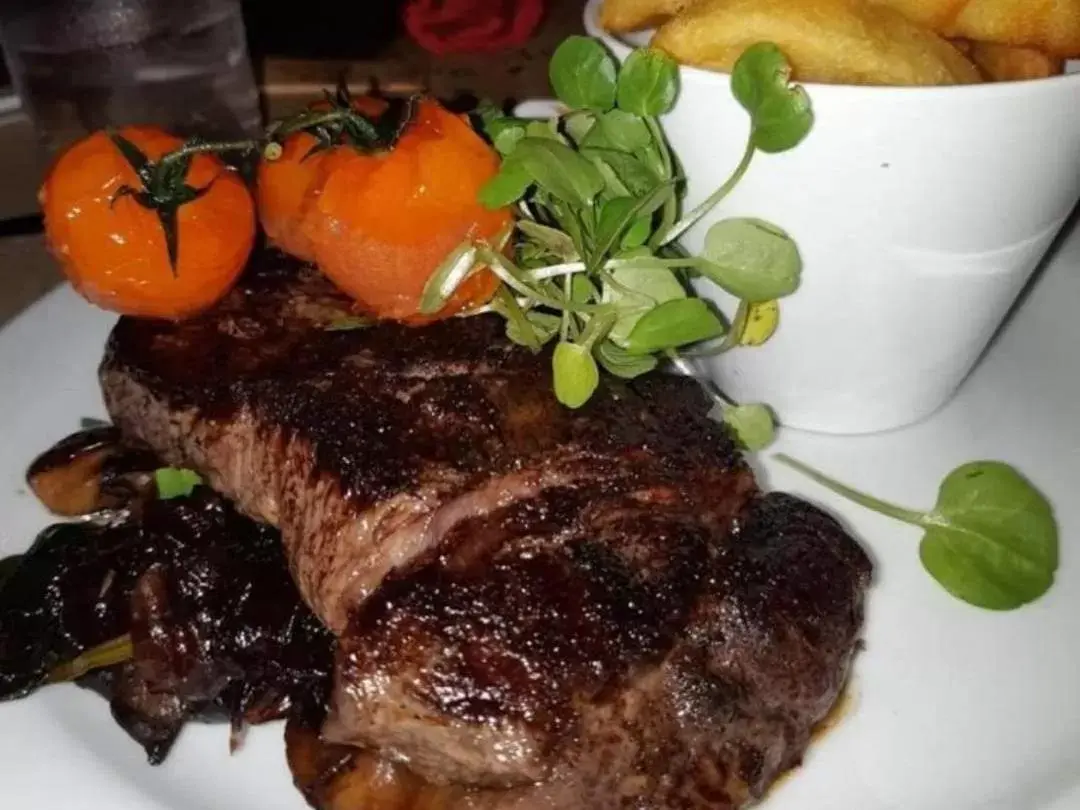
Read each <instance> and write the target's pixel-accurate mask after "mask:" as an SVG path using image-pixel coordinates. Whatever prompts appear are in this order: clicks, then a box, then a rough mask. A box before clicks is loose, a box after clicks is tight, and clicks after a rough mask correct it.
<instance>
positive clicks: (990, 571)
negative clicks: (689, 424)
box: [776, 454, 1058, 610]
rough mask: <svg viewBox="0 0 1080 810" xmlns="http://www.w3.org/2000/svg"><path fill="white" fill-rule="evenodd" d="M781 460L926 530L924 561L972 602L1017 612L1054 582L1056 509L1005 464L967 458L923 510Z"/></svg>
mask: <svg viewBox="0 0 1080 810" xmlns="http://www.w3.org/2000/svg"><path fill="white" fill-rule="evenodd" d="M776 458H777V460H778V461H781V462H782V463H784V464H787V465H788V466H789V467H792V468H794V469H796V470H798V471H799V472H801V473H803V474H804V475H807V476H809V477H810V478H812V479H813V480H814V481H817V482H818V483H819V484H821V485H822V486H825V487H828V488H829V489H830V490H832V491H833V492H835V493H837V494H838V495H841V496H842V497H844V498H847V499H848V500H850V501H854V502H855V503H857V504H859V505H860V506H864V507H866V508H867V509H872V510H873V511H875V512H879V513H881V514H883V515H886V516H888V517H891V518H895V519H896V520H900V521H903V522H904V523H910V524H911V525H913V526H918V527H919V528H921V529H923V538H922V542H921V543H920V545H919V558H920V559H921V560H922V564H923V567H924V568H925V569H926V570H927V572H928V573H929V574H930V576H932V577H933V578H934V579H935V580H937V581H938V583H939V584H941V586H942V587H943V588H945V590H947V591H948V592H949V593H951V594H952V595H953V596H955V597H956V598H958V599H961V600H963V601H964V602H967V603H968V604H971V605H975V606H976V607H981V608H987V609H989V610H1013V609H1015V608H1018V607H1021V606H1023V605H1026V604H1028V603H1029V602H1033V601H1035V600H1036V599H1038V598H1039V597H1040V596H1042V595H1043V594H1044V593H1046V592H1047V591H1048V590H1049V589H1050V587H1051V586H1052V585H1053V584H1054V574H1055V572H1056V571H1057V567H1058V527H1057V522H1056V521H1055V520H1054V512H1053V508H1052V507H1051V505H1050V502H1049V501H1048V500H1047V499H1046V497H1045V496H1043V494H1042V493H1040V492H1039V490H1037V489H1036V488H1035V487H1034V486H1033V485H1032V484H1031V483H1030V482H1029V481H1028V480H1027V479H1026V478H1024V477H1023V476H1022V475H1021V474H1020V473H1019V472H1017V471H1016V470H1015V469H1013V468H1012V467H1010V466H1009V465H1008V464H1004V463H1002V462H1000V461H972V462H969V463H967V464H962V465H961V466H959V467H957V468H956V469H955V470H953V471H952V472H951V473H949V474H948V475H947V476H945V479H944V480H943V481H942V482H941V486H940V488H939V489H938V497H937V503H936V504H935V505H934V508H933V509H931V510H930V511H928V512H919V511H915V510H911V509H906V508H904V507H901V506H896V505H895V504H891V503H888V502H886V501H883V500H880V499H878V498H875V497H872V496H870V495H866V494H864V493H862V492H859V491H857V490H855V489H852V488H851V487H849V486H847V485H846V484H842V483H840V482H838V481H836V480H835V479H832V478H830V477H828V476H826V475H825V474H823V473H821V472H819V471H818V470H815V469H814V468H812V467H810V466H808V465H806V464H804V463H802V462H801V461H797V460H795V459H793V458H791V457H790V456H787V455H783V454H780V455H777V456H776Z"/></svg>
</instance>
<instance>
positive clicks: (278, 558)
mask: <svg viewBox="0 0 1080 810" xmlns="http://www.w3.org/2000/svg"><path fill="white" fill-rule="evenodd" d="M108 439H109V437H108V436H104V435H103V434H102V433H101V430H100V429H98V431H97V432H93V433H90V434H84V435H81V436H80V435H79V434H76V435H75V436H72V437H68V438H67V439H65V440H63V441H62V442H60V443H59V445H58V446H57V447H56V448H53V450H52V451H49V452H48V453H46V454H44V456H43V458H45V462H42V461H41V460H40V459H39V460H38V461H36V462H35V471H36V472H37V473H38V474H42V472H43V471H46V470H52V469H62V468H64V466H65V464H67V463H68V462H69V461H70V460H71V459H77V458H80V457H84V455H80V453H83V454H84V453H85V452H93V451H96V450H97V449H100V447H102V446H107V444H108ZM87 448H89V450H87ZM118 455H123V454H122V453H121V452H120V451H119V450H118ZM156 466H160V462H158V461H157V460H156V459H153V458H151V459H149V463H148V465H147V467H146V470H147V471H149V470H153V469H154V467H156ZM97 518H98V519H95V520H87V521H79V522H73V523H58V524H54V525H53V526H50V527H48V528H46V529H45V530H44V531H43V532H42V533H41V534H40V535H39V536H38V538H37V539H36V540H35V542H34V544H33V545H32V546H31V548H30V549H29V550H28V551H27V552H26V553H25V554H23V555H20V556H19V557H17V558H15V559H14V560H12V561H11V563H10V564H9V565H6V566H5V570H4V577H3V579H2V581H0V700H5V699H15V698H19V697H23V696H25V695H27V694H30V693H31V692H33V691H35V690H36V689H38V688H39V687H41V686H42V685H43V684H44V683H45V679H46V677H47V675H48V673H49V672H50V671H51V670H52V669H53V668H55V667H56V666H57V665H58V664H61V663H63V662H65V661H68V660H70V659H71V658H74V657H75V656H77V655H80V654H81V653H83V652H85V651H86V650H88V649H90V648H93V647H96V646H98V645H100V644H102V643H104V642H107V641H110V640H112V639H115V638H117V637H119V636H122V635H124V634H130V635H131V638H132V641H133V644H134V658H133V660H131V661H129V662H128V663H125V664H122V665H120V666H116V667H112V668H110V669H107V670H101V671H98V672H95V673H91V675H90V676H88V677H86V678H84V679H83V680H82V681H81V685H83V686H89V687H91V688H93V689H95V690H96V691H98V692H100V693H102V694H103V695H104V696H105V697H106V698H107V699H109V701H110V703H111V707H112V710H113V715H114V717H115V718H116V720H117V722H119V723H120V725H121V726H122V727H123V728H124V729H125V730H126V731H127V732H128V733H129V734H130V735H131V736H132V737H133V738H135V740H136V741H138V742H139V743H140V744H141V745H143V747H144V748H145V749H146V751H147V754H148V756H149V758H150V761H151V762H152V763H157V762H160V761H162V760H163V759H164V757H165V756H166V755H167V753H168V750H169V748H170V747H171V745H172V743H173V741H174V740H175V739H176V736H177V735H178V734H179V732H180V730H181V729H182V727H183V726H184V725H185V724H186V723H187V722H188V721H190V720H195V719H198V720H214V719H221V720H228V721H230V722H232V723H233V725H234V726H240V725H243V724H247V723H259V722H265V721H268V720H273V719H277V718H280V717H283V716H286V715H287V714H288V713H289V712H291V711H294V710H305V709H306V703H307V702H308V701H315V702H318V703H320V704H321V702H322V700H323V695H324V694H325V690H326V685H327V683H328V681H329V677H330V671H331V668H332V665H333V639H332V636H331V635H330V634H329V632H328V631H326V630H325V629H324V628H323V627H322V625H321V624H320V623H319V622H318V620H317V619H316V618H315V617H314V615H312V614H311V612H310V611H309V610H308V609H307V607H306V606H305V605H304V604H303V602H302V601H301V599H300V596H299V594H298V593H297V591H296V588H295V585H294V584H293V581H292V577H291V575H290V574H289V570H288V566H287V564H286V561H285V557H284V551H283V549H282V544H281V539H280V536H279V534H278V532H277V531H276V530H274V529H272V528H270V527H268V526H265V525H261V524H257V523H255V522H254V521H252V520H250V519H248V518H246V517H244V516H243V515H241V514H239V513H238V512H237V511H236V509H235V508H234V507H233V506H232V505H231V504H229V503H228V502H227V501H226V500H225V499H223V498H222V497H221V496H219V495H217V494H216V493H214V492H213V491H211V490H210V489H208V488H206V487H198V488H197V489H196V490H195V492H194V493H193V494H192V495H191V496H190V497H187V498H178V499H174V500H159V499H157V498H156V497H155V496H153V495H152V494H149V495H148V494H147V493H146V492H139V493H135V492H133V493H132V495H131V499H130V500H128V501H127V502H126V503H124V504H123V508H122V509H120V510H117V511H112V512H106V513H100V514H99V515H98V516H97Z"/></svg>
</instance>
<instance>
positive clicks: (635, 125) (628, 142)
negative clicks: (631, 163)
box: [581, 110, 652, 154]
mask: <svg viewBox="0 0 1080 810" xmlns="http://www.w3.org/2000/svg"><path fill="white" fill-rule="evenodd" d="M651 143H652V135H650V134H649V128H648V127H647V126H646V125H645V121H644V120H642V119H641V118H640V117H639V116H637V115H633V114H632V113H628V112H626V111H625V110H609V111H608V112H606V113H604V114H603V115H602V116H600V118H599V119H598V120H597V123H596V126H595V127H593V128H592V129H591V130H589V133H588V135H587V136H586V137H585V138H584V139H583V140H582V141H581V145H582V147H586V148H588V147H592V148H596V149H616V150H618V151H620V152H626V153H627V154H636V153H639V152H640V151H641V150H642V149H645V148H646V147H647V146H648V145H649V144H651Z"/></svg>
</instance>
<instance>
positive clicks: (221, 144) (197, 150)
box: [157, 139, 263, 171]
mask: <svg viewBox="0 0 1080 810" xmlns="http://www.w3.org/2000/svg"><path fill="white" fill-rule="evenodd" d="M262 145H263V142H262V141H260V140H254V139H248V140H243V141H205V142H203V141H198V142H195V143H187V144H184V145H183V146H181V147H180V148H179V149H175V150H173V151H172V152H169V153H168V154H167V155H164V156H163V157H162V158H161V159H160V160H158V161H157V167H158V170H159V171H160V170H161V169H162V168H163V167H166V166H169V165H171V164H173V163H176V162H177V161H180V160H183V159H184V158H186V157H188V156H189V155H202V154H206V153H207V152H212V153H214V154H220V153H222V152H251V151H253V150H255V149H259V148H261V147H262Z"/></svg>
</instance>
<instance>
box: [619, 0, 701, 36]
mask: <svg viewBox="0 0 1080 810" xmlns="http://www.w3.org/2000/svg"><path fill="white" fill-rule="evenodd" d="M696 2H698V0H604V5H603V6H601V7H600V25H602V26H603V27H604V29H605V30H607V31H613V32H615V33H624V32H626V31H641V30H642V29H644V28H656V27H657V26H659V25H661V24H663V23H665V22H667V21H668V20H670V19H671V18H672V17H674V16H675V15H676V14H678V13H679V12H680V11H683V10H685V9H687V8H689V7H690V6H692V5H694V3H696Z"/></svg>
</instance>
